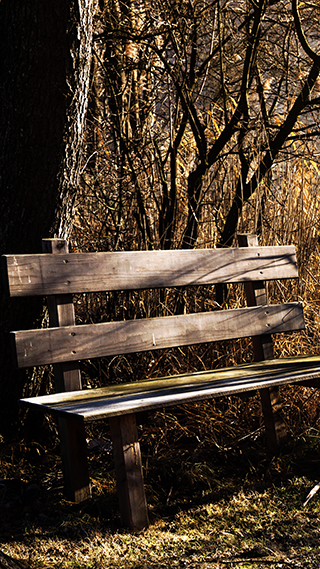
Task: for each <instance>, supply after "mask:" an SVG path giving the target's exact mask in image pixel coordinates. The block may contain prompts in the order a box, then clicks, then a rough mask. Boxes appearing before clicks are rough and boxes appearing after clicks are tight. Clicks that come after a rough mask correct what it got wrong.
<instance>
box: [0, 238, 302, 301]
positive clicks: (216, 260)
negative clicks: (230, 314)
mask: <svg viewBox="0 0 320 569" xmlns="http://www.w3.org/2000/svg"><path fill="white" fill-rule="evenodd" d="M168 253H169V252H168V251H162V250H160V251H130V252H115V253H114V252H109V253H70V254H65V255H63V254H61V255H57V256H55V255H50V254H43V255H4V256H3V259H4V262H5V264H6V268H7V273H8V277H7V278H8V286H9V290H10V295H11V296H32V295H40V296H42V295H43V296H45V295H50V294H67V293H80V292H98V291H104V290H108V291H112V290H139V289H146V288H163V287H164V288H166V287H179V286H199V285H208V284H214V283H231V282H247V281H252V280H253V281H259V280H261V279H263V280H273V279H280V278H281V279H286V278H297V276H298V270H297V263H296V258H295V248H294V246H293V245H283V246H277V247H250V248H247V247H239V248H233V249H192V250H189V249H180V250H172V251H170V253H169V254H168Z"/></svg>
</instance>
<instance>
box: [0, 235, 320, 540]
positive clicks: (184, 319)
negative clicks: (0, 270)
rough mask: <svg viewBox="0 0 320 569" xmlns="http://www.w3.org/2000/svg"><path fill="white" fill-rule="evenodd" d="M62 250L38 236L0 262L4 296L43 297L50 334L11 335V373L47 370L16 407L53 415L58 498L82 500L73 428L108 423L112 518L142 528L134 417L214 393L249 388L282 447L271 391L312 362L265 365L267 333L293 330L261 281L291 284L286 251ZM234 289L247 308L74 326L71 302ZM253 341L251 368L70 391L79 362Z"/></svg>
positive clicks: (292, 260) (297, 313)
mask: <svg viewBox="0 0 320 569" xmlns="http://www.w3.org/2000/svg"><path fill="white" fill-rule="evenodd" d="M239 241H240V245H241V247H238V248H230V249H225V250H222V249H198V250H174V251H173V250H171V251H138V252H115V253H114V252H110V253H83V254H82V253H79V254H69V253H68V244H67V242H66V241H63V240H58V239H56V240H44V242H43V243H44V251H45V252H44V253H42V254H38V255H5V256H4V261H5V266H6V274H7V280H8V286H9V290H10V294H11V295H12V296H30V295H41V296H42V295H44V296H47V298H48V309H49V315H50V327H49V328H43V329H35V330H23V331H18V332H12V333H11V335H12V337H13V340H14V346H15V359H16V365H17V366H18V367H29V366H38V365H45V364H49V363H51V364H54V374H55V384H56V387H55V388H56V391H57V392H58V393H56V394H52V395H47V396H41V397H35V398H28V399H23V400H21V401H20V404H21V405H24V406H29V407H33V408H37V409H40V410H42V411H43V412H45V413H52V414H53V415H54V416H56V417H57V420H58V427H59V434H60V439H61V453H62V462H63V472H64V480H65V493H66V496H67V497H68V498H69V499H70V500H74V501H81V500H83V499H85V498H87V497H88V496H90V482H89V473H88V467H87V456H86V454H87V449H86V437H85V423H86V422H87V421H92V420H96V419H108V420H109V425H110V432H111V438H112V442H113V451H114V461H115V470H116V478H117V489H118V496H119V503H120V513H121V517H122V522H123V524H124V525H126V526H129V527H130V528H131V529H133V530H140V529H141V528H144V527H146V526H147V525H148V523H149V522H148V510H147V504H146V498H145V492H144V484H143V474H142V465H141V456H140V446H139V441H138V434H137V426H136V415H135V414H136V413H137V412H140V411H144V410H154V409H161V408H164V407H168V406H171V405H177V404H181V403H185V402H191V401H198V400H201V399H208V398H213V397H217V396H219V397H220V396H222V395H232V394H238V393H241V392H246V391H253V390H259V391H260V394H261V401H262V408H263V413H264V418H265V424H266V433H267V438H268V441H269V444H270V446H272V447H273V448H275V447H277V446H278V445H279V444H281V443H282V442H283V440H284V439H285V428H284V424H283V422H282V420H281V417H280V415H279V406H280V402H279V394H278V387H279V385H282V384H287V383H293V382H300V381H304V382H308V385H309V384H312V385H313V383H312V381H313V380H316V381H317V380H318V378H319V377H320V359H319V358H318V357H314V356H313V357H311V356H310V357H290V358H285V359H278V360H277V359H273V358H274V355H273V345H272V338H271V335H272V334H275V333H279V332H291V331H293V330H303V329H304V327H305V323H304V316H303V308H302V304H301V303H300V302H289V303H283V304H273V305H271V304H267V300H266V290H265V285H264V282H265V281H269V280H271V279H288V278H290V279H291V278H294V279H295V278H297V277H298V271H297V263H296V256H295V249H294V247H293V246H281V247H280V246H279V247H258V246H257V239H256V237H255V236H241V237H239ZM217 283H218V284H219V283H220V284H222V283H245V292H246V297H247V306H246V307H245V308H238V309H229V310H219V309H214V310H212V311H210V312H206V313H195V314H182V315H175V316H165V317H161V318H160V317H159V318H140V319H135V320H127V321H120V322H119V321H109V322H105V323H99V324H87V325H77V326H76V325H75V315H74V307H73V301H72V294H75V293H87V292H98V291H132V290H135V291H136V290H142V289H161V288H167V287H186V286H199V285H208V286H212V285H214V284H217ZM244 337H252V338H253V346H254V357H255V362H254V363H249V364H241V365H239V366H234V367H231V368H230V367H229V368H224V369H215V370H210V371H203V370H202V371H199V373H186V374H182V375H175V376H172V377H159V378H156V379H144V378H137V379H139V381H136V382H132V383H119V384H116V385H109V386H107V387H103V388H100V389H88V390H81V375H80V367H79V361H80V360H84V359H89V358H99V357H103V356H113V355H117V354H129V353H135V352H141V351H145V350H146V351H149V350H159V349H167V348H171V347H177V346H179V347H181V346H186V345H190V344H198V343H203V342H214V341H220V340H228V339H237V338H244Z"/></svg>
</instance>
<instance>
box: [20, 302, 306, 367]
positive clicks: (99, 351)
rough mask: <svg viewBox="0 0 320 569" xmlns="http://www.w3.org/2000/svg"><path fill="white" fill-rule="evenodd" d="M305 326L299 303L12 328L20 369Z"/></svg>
mask: <svg viewBox="0 0 320 569" xmlns="http://www.w3.org/2000/svg"><path fill="white" fill-rule="evenodd" d="M303 328H304V318H303V309H302V304H301V303H288V304H274V305H268V306H253V307H251V308H242V309H241V308H239V309H234V310H222V311H214V312H203V313H196V314H184V315H180V316H166V317H163V318H144V319H141V320H128V321H121V322H106V323H102V324H90V325H83V326H66V327H62V328H44V329H40V330H26V331H19V332H12V334H14V336H15V343H16V354H17V362H18V365H19V366H20V367H28V366H32V365H42V364H46V363H59V362H62V361H75V360H81V359H86V358H96V357H102V356H110V355H115V354H128V353H134V352H142V351H146V350H156V349H162V348H170V347H173V346H186V345H191V344H198V343H204V342H213V341H220V340H229V339H233V338H244V337H249V336H256V335H263V334H265V333H268V334H270V333H271V334H275V333H278V332H285V331H292V330H301V329H303Z"/></svg>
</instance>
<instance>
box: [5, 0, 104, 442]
mask: <svg viewBox="0 0 320 569" xmlns="http://www.w3.org/2000/svg"><path fill="white" fill-rule="evenodd" d="M94 7H95V0H69V2H66V0H56V1H55V2H54V3H52V2H51V3H50V2H49V3H48V2H46V1H45V0H34V1H33V2H24V1H23V0H14V1H12V0H2V1H1V2H0V57H1V62H2V63H1V69H0V94H1V97H0V98H1V101H2V105H1V109H0V131H1V137H0V171H1V182H0V184H1V201H0V216H1V228H0V251H1V254H4V253H17V254H18V253H34V252H38V251H39V252H40V251H41V238H42V237H50V236H53V234H54V233H56V234H57V235H58V236H59V237H64V238H66V237H68V235H69V234H70V231H71V227H72V208H73V203H74V199H75V197H76V194H77V188H78V176H79V169H80V163H81V149H82V143H83V131H84V124H85V114H86V108H87V99H88V87H89V73H90V63H91V44H92V20H93V14H94ZM0 293H1V296H0V298H1V322H0V342H1V348H0V369H1V376H0V389H1V399H0V428H1V430H2V432H8V431H9V432H10V429H11V427H10V426H11V425H12V424H13V422H14V421H15V420H16V418H17V399H18V397H19V396H20V395H21V392H22V389H23V385H24V383H25V378H26V375H25V373H17V372H14V371H13V369H12V365H11V358H10V348H9V345H8V334H7V332H8V331H9V330H13V329H20V328H26V327H29V326H32V324H33V322H34V320H35V319H36V318H37V316H38V317H39V304H38V302H37V301H34V302H29V300H28V301H25V300H23V299H22V301H18V300H17V299H11V300H9V299H8V297H7V296H6V293H5V290H4V288H3V284H2V283H1V291H0Z"/></svg>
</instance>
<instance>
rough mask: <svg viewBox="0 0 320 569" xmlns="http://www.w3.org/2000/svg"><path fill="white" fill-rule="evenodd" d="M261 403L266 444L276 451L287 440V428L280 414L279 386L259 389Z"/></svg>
mask: <svg viewBox="0 0 320 569" xmlns="http://www.w3.org/2000/svg"><path fill="white" fill-rule="evenodd" d="M260 397H261V405H262V410H263V415H264V422H265V427H266V437H267V444H268V447H269V449H270V450H272V451H277V450H278V449H279V448H280V447H281V446H282V445H283V444H284V443H285V442H286V440H287V430H286V426H285V424H284V421H283V419H282V417H281V416H280V413H279V411H280V408H281V403H280V396H279V388H278V387H271V388H265V389H260Z"/></svg>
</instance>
